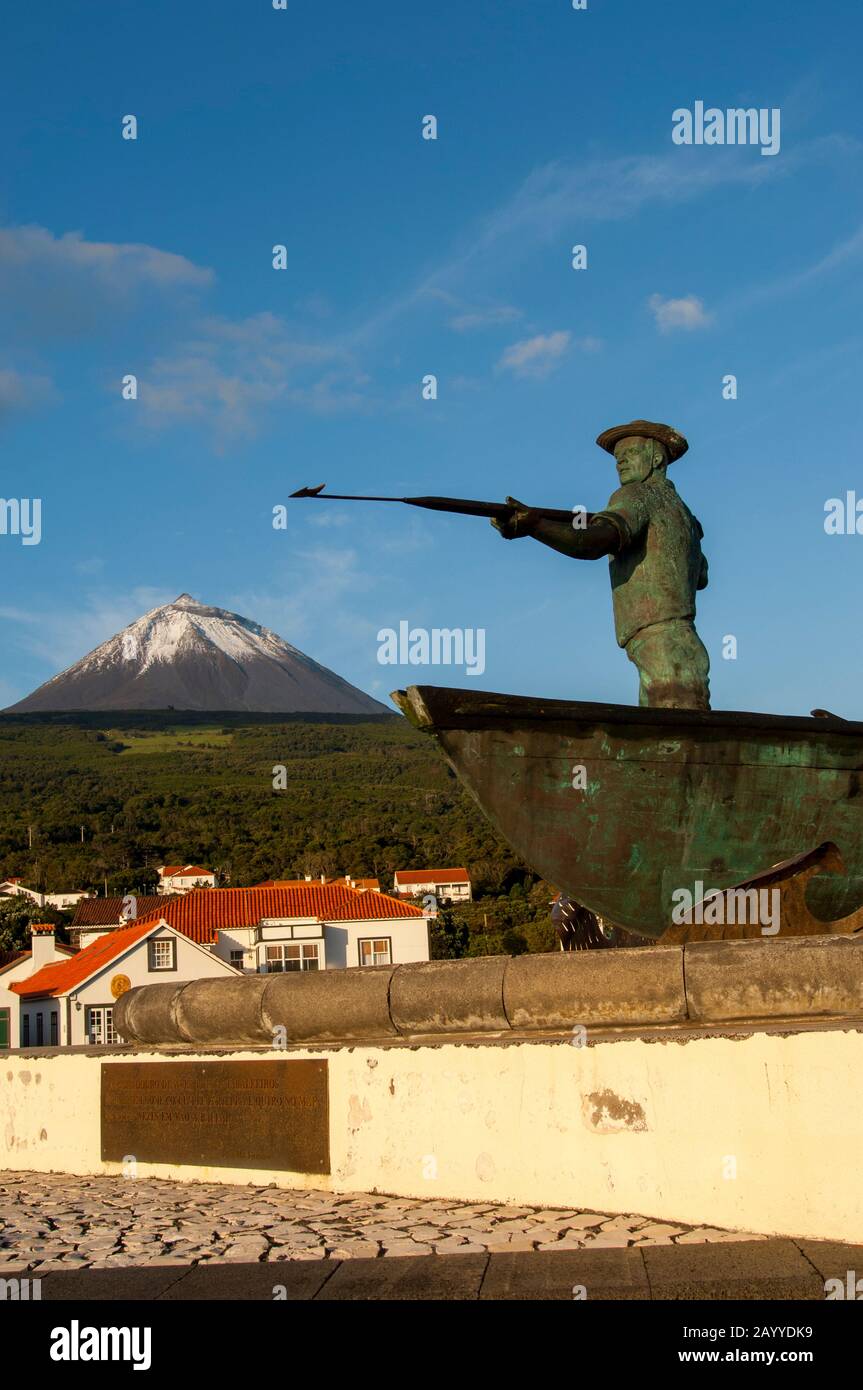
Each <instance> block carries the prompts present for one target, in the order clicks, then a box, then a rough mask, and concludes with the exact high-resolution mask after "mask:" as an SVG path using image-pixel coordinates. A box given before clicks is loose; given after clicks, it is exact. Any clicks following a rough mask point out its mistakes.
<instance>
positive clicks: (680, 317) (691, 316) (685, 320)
mask: <svg viewBox="0 0 863 1390" xmlns="http://www.w3.org/2000/svg"><path fill="white" fill-rule="evenodd" d="M647 304H648V307H649V309H650V311H651V313H652V314H653V317H654V319H655V320H656V326H657V328H658V329H659V331H660V333H672V332H673V331H674V329H676V328H682V329H685V330H686V331H687V332H691V331H692V330H693V329H694V328H706V327H707V326H708V324H710V322H711V315H710V314H708V312H707V310H706V309H705V307H704V304H703V302H702V300H700V299H699V298H698V296H697V295H694V294H687V295H684V296H683V297H682V298H681V299H663V297H662V295H661V294H652V295H651V296H650V298H649V299H648V301H647Z"/></svg>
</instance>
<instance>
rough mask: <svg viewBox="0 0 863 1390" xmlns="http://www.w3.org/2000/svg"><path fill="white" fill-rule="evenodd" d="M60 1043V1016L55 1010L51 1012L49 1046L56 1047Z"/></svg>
mask: <svg viewBox="0 0 863 1390" xmlns="http://www.w3.org/2000/svg"><path fill="white" fill-rule="evenodd" d="M59 1041H60V1015H59V1014H58V1013H57V1011H56V1009H52V1010H51V1046H52V1047H57V1046H58V1044H59Z"/></svg>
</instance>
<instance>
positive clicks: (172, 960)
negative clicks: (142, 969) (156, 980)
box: [150, 936, 177, 970]
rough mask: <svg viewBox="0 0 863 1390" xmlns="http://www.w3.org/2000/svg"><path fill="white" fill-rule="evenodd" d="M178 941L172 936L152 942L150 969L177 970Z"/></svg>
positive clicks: (161, 937)
mask: <svg viewBox="0 0 863 1390" xmlns="http://www.w3.org/2000/svg"><path fill="white" fill-rule="evenodd" d="M176 945H177V943H176V941H174V939H173V937H170V936H160V937H158V938H157V939H156V940H155V941H151V942H150V969H151V970H176V968H177V957H176V949H175V948H176Z"/></svg>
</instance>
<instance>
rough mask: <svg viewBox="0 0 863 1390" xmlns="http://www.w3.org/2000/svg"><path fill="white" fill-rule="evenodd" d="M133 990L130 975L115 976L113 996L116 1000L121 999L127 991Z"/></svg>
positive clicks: (112, 987) (112, 983)
mask: <svg viewBox="0 0 863 1390" xmlns="http://www.w3.org/2000/svg"><path fill="white" fill-rule="evenodd" d="M131 988H132V981H131V980H130V979H129V976H128V975H115V976H114V978H113V980H112V981H111V994H112V995H113V997H114V998H115V999H119V998H120V995H121V994H125V993H126V990H127V989H131Z"/></svg>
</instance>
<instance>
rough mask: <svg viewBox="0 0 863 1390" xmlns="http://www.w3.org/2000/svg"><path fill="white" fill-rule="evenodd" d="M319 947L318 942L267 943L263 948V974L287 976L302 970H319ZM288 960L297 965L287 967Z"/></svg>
mask: <svg viewBox="0 0 863 1390" xmlns="http://www.w3.org/2000/svg"><path fill="white" fill-rule="evenodd" d="M320 946H321V943H320V941H268V942H267V943H266V945H265V948H264V973H265V974H267V975H282V974H284V975H289V974H294V973H296V972H297V971H302V970H320V969H321V968H322V966H321V950H320ZM270 952H272V953H273V954H272V955H271V954H270ZM277 952H278V955H277V954H276V953H277ZM289 960H290V961H295V960H298V961H299V965H290V966H289V965H288V964H287V961H289ZM277 961H278V964H276V962H277Z"/></svg>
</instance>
